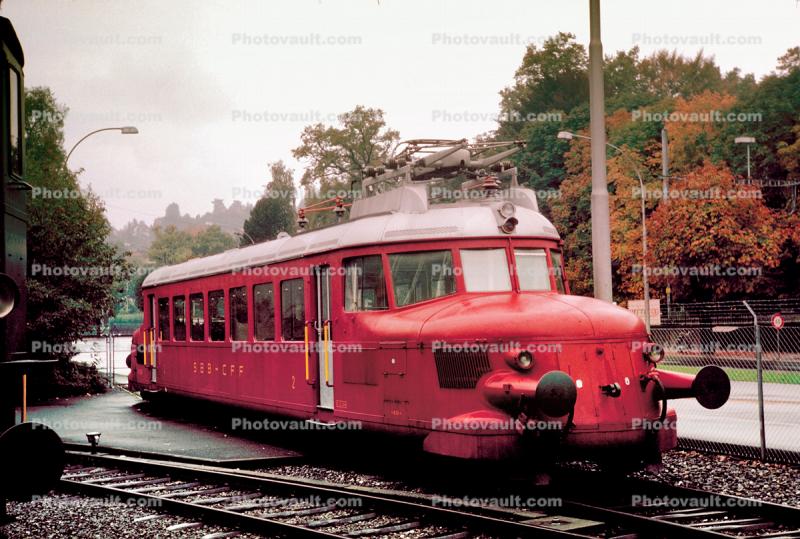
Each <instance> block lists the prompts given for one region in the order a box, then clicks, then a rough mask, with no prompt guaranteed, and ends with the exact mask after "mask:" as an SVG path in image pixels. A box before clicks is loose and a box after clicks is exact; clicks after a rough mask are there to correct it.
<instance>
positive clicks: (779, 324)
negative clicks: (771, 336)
mask: <svg viewBox="0 0 800 539" xmlns="http://www.w3.org/2000/svg"><path fill="white" fill-rule="evenodd" d="M770 323H771V324H772V327H774V328H775V329H781V328H783V324H784V323H785V320H784V319H783V316H781V313H775V314H773V315H772V318H770Z"/></svg>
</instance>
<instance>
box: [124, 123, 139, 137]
mask: <svg viewBox="0 0 800 539" xmlns="http://www.w3.org/2000/svg"><path fill="white" fill-rule="evenodd" d="M120 131H122V134H123V135H138V134H139V130H138V129H136V128H135V127H133V126H132V125H128V126H125V127H121V128H120Z"/></svg>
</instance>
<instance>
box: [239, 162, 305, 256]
mask: <svg viewBox="0 0 800 539" xmlns="http://www.w3.org/2000/svg"><path fill="white" fill-rule="evenodd" d="M269 168H270V174H271V176H272V180H271V181H270V182H269V183H268V184H267V186H266V188H265V189H264V195H263V196H262V197H261V198H260V199H258V202H256V205H255V207H253V210H252V211H251V212H250V216H249V217H248V218H247V220H246V221H245V222H244V232H245V233H244V234H242V238H241V245H242V246H246V245H250V243H251V238H252V241H253V242H255V243H259V242H262V241H267V240H273V239H275V238H276V237H277V236H278V234H279V233H281V232H287V233H289V234H292V233H294V230H295V223H296V218H297V217H296V214H295V208H294V189H295V187H294V171H293V170H291V169H288V168H286V165H284V164H283V161H277V162H275V163H271V164H270V166H269Z"/></svg>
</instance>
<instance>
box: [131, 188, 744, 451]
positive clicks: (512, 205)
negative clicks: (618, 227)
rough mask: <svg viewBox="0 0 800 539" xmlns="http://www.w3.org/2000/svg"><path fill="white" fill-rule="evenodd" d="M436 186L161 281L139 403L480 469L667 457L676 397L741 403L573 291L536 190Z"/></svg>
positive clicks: (148, 300)
mask: <svg viewBox="0 0 800 539" xmlns="http://www.w3.org/2000/svg"><path fill="white" fill-rule="evenodd" d="M425 190H426V187H425V186H424V185H414V184H406V185H403V186H401V187H400V188H398V189H395V190H393V191H389V192H386V193H382V194H379V195H376V196H372V197H369V198H365V199H362V200H359V201H356V202H355V203H354V205H353V208H352V212H351V219H350V220H349V221H347V222H346V223H343V224H339V225H336V226H332V227H329V228H325V229H321V230H317V231H313V232H307V233H303V234H299V235H296V236H294V237H289V236H285V237H282V238H279V239H276V240H274V241H270V242H266V243H262V244H258V245H253V246H250V247H246V248H242V249H236V250H232V251H228V252H225V253H222V254H219V255H214V256H210V257H207V258H202V259H197V260H191V261H188V262H185V263H183V264H179V265H176V266H170V267H165V268H160V269H158V270H156V271H154V272H153V273H151V274H150V275H149V276H148V277H147V279H146V280H145V282H144V285H143V294H144V297H145V305H146V308H145V318H144V325H143V327H142V328H141V329H140V330H139V331H138V332H137V333H136V334H135V335H134V348H135V350H136V353H135V354H134V355H135V358H136V359H135V360H134V361H133V362H132V370H131V374H130V386H131V388H132V389H134V390H143V391H148V392H151V391H166V392H170V393H176V394H181V395H185V396H190V397H196V398H199V399H207V400H212V401H218V402H221V403H227V404H233V405H237V406H243V407H249V408H253V409H256V410H263V411H264V412H268V413H270V414H279V415H283V416H289V417H293V418H297V419H300V420H310V421H315V422H322V423H331V424H334V423H342V422H357V423H356V424H358V425H361V426H363V428H364V429H375V430H384V431H391V432H395V433H398V434H410V435H417V436H420V437H421V438H423V440H424V442H423V443H424V447H425V449H426V450H428V451H431V452H434V453H438V454H443V455H451V456H457V457H462V458H481V459H483V458H495V459H498V458H506V457H509V456H512V455H515V454H520V452H522V451H535V450H536V447H537V444H542V446H544V445H546V444H550V445H549V447H552V444H553V443H555V444H557V445H558V446H559V447H561V448H563V449H564V450H572V451H577V452H586V453H588V452H591V451H593V450H595V449H603V448H606V449H607V448H611V449H614V450H615V451H617V450H619V449H622V448H627V449H633V450H635V451H637V452H638V453H639V454H640V455H641V456H642V457H643V458H644V459H646V460H650V461H653V460H657V458H658V455H659V454H660V452H661V451H663V450H665V449H668V448H671V447H673V446H674V445H675V443H676V437H675V429H674V428H673V427H672V426H673V425H674V420H675V417H674V413H673V412H672V411H669V412H667V408H666V399H667V398H673V397H687V396H697V397H698V398H699V400H701V402H702V403H704V404H705V405H707V406H709V407H718V406H721V405H722V404H723V403H724V402H725V400H726V399H727V390H729V383H728V381H727V377H725V375H724V373H723V372H722V371H721V370H719V369H717V368H707V369H705V370H704V371H702V372H701V374H700V375H698V376H697V378H696V379H695V378H693V377H691V376H689V375H678V374H673V373H668V372H660V371H658V370H656V368H655V363H656V362H657V360H658V359H659V358H658V357H657V356H658V350H656V349H652V348H651V347H650V346H649V343H648V336H647V334H646V332H645V328H644V325H643V323H642V322H641V321H640V320H639V318H638V317H636V316H634V315H633V314H631V313H630V312H629V311H627V310H625V309H622V308H620V307H617V306H615V305H612V304H608V303H605V302H602V301H599V300H595V299H592V298H586V297H580V296H574V295H570V294H569V285H568V283H567V282H566V280H565V278H564V272H563V269H562V268H563V261H562V255H561V240H560V239H559V236H558V234H557V232H556V230H555V228H554V227H553V226H552V225H551V224H550V223H549V221H547V219H546V218H545V217H544V216H542V214H541V213H539V211H538V207H537V204H536V198H535V195H534V193H533V192H532V191H530V190H528V189H523V188H519V187H517V186H516V185H514V186H512V188H511V189H509V190H508V191H506V192H504V193H503V194H499V193H494V194H493V195H491V196H486V197H482V198H478V199H476V200H468V201H460V202H456V203H450V204H440V205H430V204H429V201H428V197H427V194H426V191H425ZM726 387H727V390H726ZM351 424H353V423H351Z"/></svg>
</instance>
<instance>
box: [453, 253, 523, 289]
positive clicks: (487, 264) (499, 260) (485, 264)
mask: <svg viewBox="0 0 800 539" xmlns="http://www.w3.org/2000/svg"><path fill="white" fill-rule="evenodd" d="M461 265H462V269H463V270H464V284H465V285H466V287H467V292H509V291H511V276H510V275H509V273H508V260H507V259H506V251H505V249H462V250H461Z"/></svg>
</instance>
